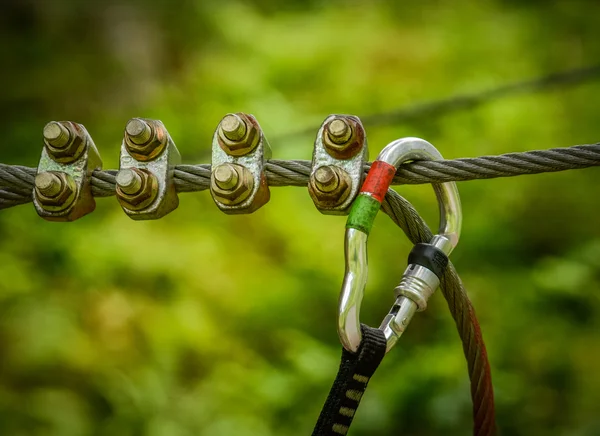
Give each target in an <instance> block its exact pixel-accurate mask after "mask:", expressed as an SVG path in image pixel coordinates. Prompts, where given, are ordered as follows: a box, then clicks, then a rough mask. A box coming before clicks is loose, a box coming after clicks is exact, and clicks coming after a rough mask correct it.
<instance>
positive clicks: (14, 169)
mask: <svg viewBox="0 0 600 436" xmlns="http://www.w3.org/2000/svg"><path fill="white" fill-rule="evenodd" d="M598 165H600V143H596V144H589V145H575V146H572V147H564V148H552V149H548V150H533V151H526V152H520V153H506V154H501V155H497V156H480V157H475V158H460V159H453V160H441V161H421V162H414V163H408V164H404V165H402V166H401V167H400V168H399V169H398V171H397V173H396V176H395V177H394V180H393V181H392V184H394V185H402V184H423V183H442V182H451V181H467V180H476V179H492V178H497V177H513V176H520V175H524V174H539V173H547V172H556V171H565V170H570V169H581V168H588V167H593V166H598ZM370 167H371V164H370V163H367V164H365V168H364V170H365V173H367V172H368V170H369V168H370ZM210 169H211V166H210V164H200V165H178V166H176V167H175V172H174V173H175V174H174V177H175V185H176V187H177V191H178V192H196V191H203V190H206V189H208V188H209V187H210ZM265 171H266V174H267V179H268V181H269V185H270V186H306V185H307V183H308V179H309V177H310V171H311V162H310V161H307V160H289V161H285V160H276V159H273V160H270V161H269V162H267V164H266V166H265ZM36 172H37V170H36V169H35V168H30V167H25V166H21V165H5V164H0V209H7V208H9V207H13V206H17V205H19V204H24V203H28V202H30V201H31V197H32V192H33V186H34V179H35V175H36ZM116 174H117V171H116V170H104V171H94V173H93V175H92V193H93V195H94V196H95V197H108V196H111V195H115V183H116V182H115V176H116Z"/></svg>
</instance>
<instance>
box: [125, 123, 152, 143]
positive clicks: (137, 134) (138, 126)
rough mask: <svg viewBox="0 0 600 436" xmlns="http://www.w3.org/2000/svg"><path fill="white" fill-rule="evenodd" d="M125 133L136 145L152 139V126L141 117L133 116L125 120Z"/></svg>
mask: <svg viewBox="0 0 600 436" xmlns="http://www.w3.org/2000/svg"><path fill="white" fill-rule="evenodd" d="M125 134H126V135H127V137H128V138H129V140H130V141H131V142H132V143H133V144H136V145H143V144H146V143H147V142H149V141H150V139H152V127H151V126H150V125H149V124H148V123H147V122H146V121H144V120H142V119H141V118H133V119H131V120H129V121H128V122H127V126H126V127H125Z"/></svg>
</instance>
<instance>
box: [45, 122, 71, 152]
mask: <svg viewBox="0 0 600 436" xmlns="http://www.w3.org/2000/svg"><path fill="white" fill-rule="evenodd" d="M43 135H44V139H45V140H46V142H47V143H48V144H49V145H51V146H52V147H55V148H64V147H66V146H67V145H68V144H69V142H71V133H70V132H69V129H68V128H67V127H65V126H64V125H63V124H62V123H59V122H57V121H51V122H49V123H48V124H46V126H45V127H44V131H43Z"/></svg>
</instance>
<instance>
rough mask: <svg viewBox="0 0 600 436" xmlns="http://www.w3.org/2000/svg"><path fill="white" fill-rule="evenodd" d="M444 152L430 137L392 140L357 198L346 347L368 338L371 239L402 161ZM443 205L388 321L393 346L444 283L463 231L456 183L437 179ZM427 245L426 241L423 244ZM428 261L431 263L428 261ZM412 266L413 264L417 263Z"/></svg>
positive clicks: (342, 313) (344, 309)
mask: <svg viewBox="0 0 600 436" xmlns="http://www.w3.org/2000/svg"><path fill="white" fill-rule="evenodd" d="M441 159H443V158H442V155H441V154H440V153H439V152H438V151H437V150H436V148H435V147H434V146H433V145H431V144H430V143H429V142H427V141H425V140H423V139H419V138H403V139H398V140H396V141H393V142H391V143H390V144H388V145H387V146H386V147H385V148H384V149H383V150H382V151H381V153H380V154H379V156H378V157H377V160H376V161H375V162H373V165H372V166H371V169H370V171H369V174H368V175H367V178H366V180H365V182H364V184H363V186H362V188H361V192H360V195H359V196H358V198H357V199H356V200H355V201H354V204H353V205H352V209H351V211H350V215H349V217H348V221H347V223H346V240H345V244H344V248H345V255H346V272H345V275H344V282H343V284H342V290H341V294H340V301H339V312H338V335H339V337H340V341H341V342H342V345H343V346H344V348H345V349H346V350H348V351H351V352H356V351H357V350H358V348H359V346H360V342H361V340H362V336H361V329H360V305H361V302H362V299H363V296H364V290H365V287H366V283H367V272H368V263H367V240H368V235H369V233H370V231H371V228H372V226H373V222H374V220H375V216H376V215H377V212H378V211H379V209H380V207H381V203H382V202H383V199H384V197H385V194H386V193H387V190H388V188H389V186H390V184H391V181H392V179H393V177H394V175H395V174H396V170H397V169H398V167H399V166H400V165H401V164H403V163H405V162H409V161H416V160H441ZM433 189H434V191H435V194H436V197H437V200H438V204H439V208H440V226H439V230H438V233H437V234H436V235H435V236H434V237H433V239H432V240H431V242H430V244H418V245H417V246H416V247H415V249H414V250H413V253H411V257H409V263H411V259H412V261H414V262H417V263H415V264H410V265H409V268H407V270H406V271H405V273H404V276H403V279H402V281H401V282H400V285H399V286H398V287H397V288H396V291H397V294H398V298H397V300H396V304H395V305H394V306H393V308H392V311H391V312H390V314H388V316H387V317H386V318H385V320H384V322H383V324H382V326H381V327H380V328H381V329H382V330H384V332H385V334H386V338H387V339H388V350H389V349H390V348H391V347H392V346H393V345H394V344H395V342H396V340H397V339H398V338H399V337H400V335H401V334H402V332H403V331H404V328H405V327H406V325H407V324H408V322H409V321H410V319H411V318H412V315H413V314H414V313H415V312H416V311H420V310H424V309H425V307H426V305H427V299H428V298H429V296H430V295H431V294H433V292H434V291H435V290H436V289H437V287H438V286H439V278H440V277H441V274H442V273H443V270H444V268H445V265H446V264H447V260H448V255H450V253H451V252H452V250H453V249H454V247H456V244H457V243H458V239H459V237H460V230H461V226H462V211H461V207H460V197H459V195H458V189H457V187H456V183H454V182H446V183H441V184H433ZM421 245H426V247H420V246H421ZM422 264H425V265H422ZM411 267H412V268H411Z"/></svg>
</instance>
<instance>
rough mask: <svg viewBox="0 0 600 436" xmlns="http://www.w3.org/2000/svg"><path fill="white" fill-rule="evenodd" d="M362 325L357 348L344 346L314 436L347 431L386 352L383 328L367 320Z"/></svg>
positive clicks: (343, 433)
mask: <svg viewBox="0 0 600 436" xmlns="http://www.w3.org/2000/svg"><path fill="white" fill-rule="evenodd" d="M361 329H362V342H361V344H360V348H359V349H358V351H357V352H356V353H351V352H349V351H347V350H346V349H343V350H342V361H341V363H340V369H339V371H338V374H337V376H336V378H335V381H334V382H333V386H332V387H331V391H329V395H328V396H327V400H326V401H325V405H324V406H323V409H322V410H321V414H320V415H319V420H318V421H317V425H315V429H314V430H313V434H312V436H340V435H345V434H346V433H347V432H348V429H349V428H350V424H352V419H353V418H354V414H355V413H356V409H358V405H359V404H360V400H361V398H362V396H363V394H364V393H365V390H366V389H367V384H368V383H369V379H370V378H371V376H372V375H373V374H374V373H375V370H376V369H377V367H378V366H379V364H380V363H381V360H382V359H383V356H385V348H386V340H385V335H384V334H383V331H381V330H379V329H375V328H372V327H369V326H366V325H364V324H363V325H361Z"/></svg>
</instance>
